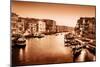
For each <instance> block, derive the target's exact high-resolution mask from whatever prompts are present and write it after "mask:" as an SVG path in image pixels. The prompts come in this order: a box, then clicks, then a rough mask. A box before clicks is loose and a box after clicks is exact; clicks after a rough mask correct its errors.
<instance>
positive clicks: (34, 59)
mask: <svg viewBox="0 0 100 67" xmlns="http://www.w3.org/2000/svg"><path fill="white" fill-rule="evenodd" d="M84 53H85V52H84ZM77 60H78V61H79V60H80V59H79V58H77ZM67 62H73V51H72V49H71V48H70V47H65V46H64V34H58V35H46V36H45V37H43V38H28V39H26V47H25V48H12V64H13V65H30V64H32V65H36V64H51V63H67Z"/></svg>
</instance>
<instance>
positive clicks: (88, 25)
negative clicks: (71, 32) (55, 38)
mask: <svg viewBox="0 0 100 67" xmlns="http://www.w3.org/2000/svg"><path fill="white" fill-rule="evenodd" d="M75 33H76V35H79V36H80V37H86V38H95V34H96V20H95V18H94V17H81V18H80V19H78V21H77V24H76V26H75ZM87 35H88V36H87Z"/></svg>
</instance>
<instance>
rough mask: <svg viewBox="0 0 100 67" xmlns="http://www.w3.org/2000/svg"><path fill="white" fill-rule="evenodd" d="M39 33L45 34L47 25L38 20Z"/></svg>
mask: <svg viewBox="0 0 100 67" xmlns="http://www.w3.org/2000/svg"><path fill="white" fill-rule="evenodd" d="M37 25H38V33H44V32H45V31H46V24H45V22H44V21H42V20H38V23H37Z"/></svg>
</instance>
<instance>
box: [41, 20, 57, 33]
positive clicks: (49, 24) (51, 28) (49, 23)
mask: <svg viewBox="0 0 100 67" xmlns="http://www.w3.org/2000/svg"><path fill="white" fill-rule="evenodd" d="M42 21H43V22H45V26H46V27H45V28H46V33H55V32H56V21H54V20H50V19H42Z"/></svg>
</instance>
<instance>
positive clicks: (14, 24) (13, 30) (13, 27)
mask: <svg viewBox="0 0 100 67" xmlns="http://www.w3.org/2000/svg"><path fill="white" fill-rule="evenodd" d="M17 22H18V15H17V14H16V13H11V33H12V34H17V31H18V30H17Z"/></svg>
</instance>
